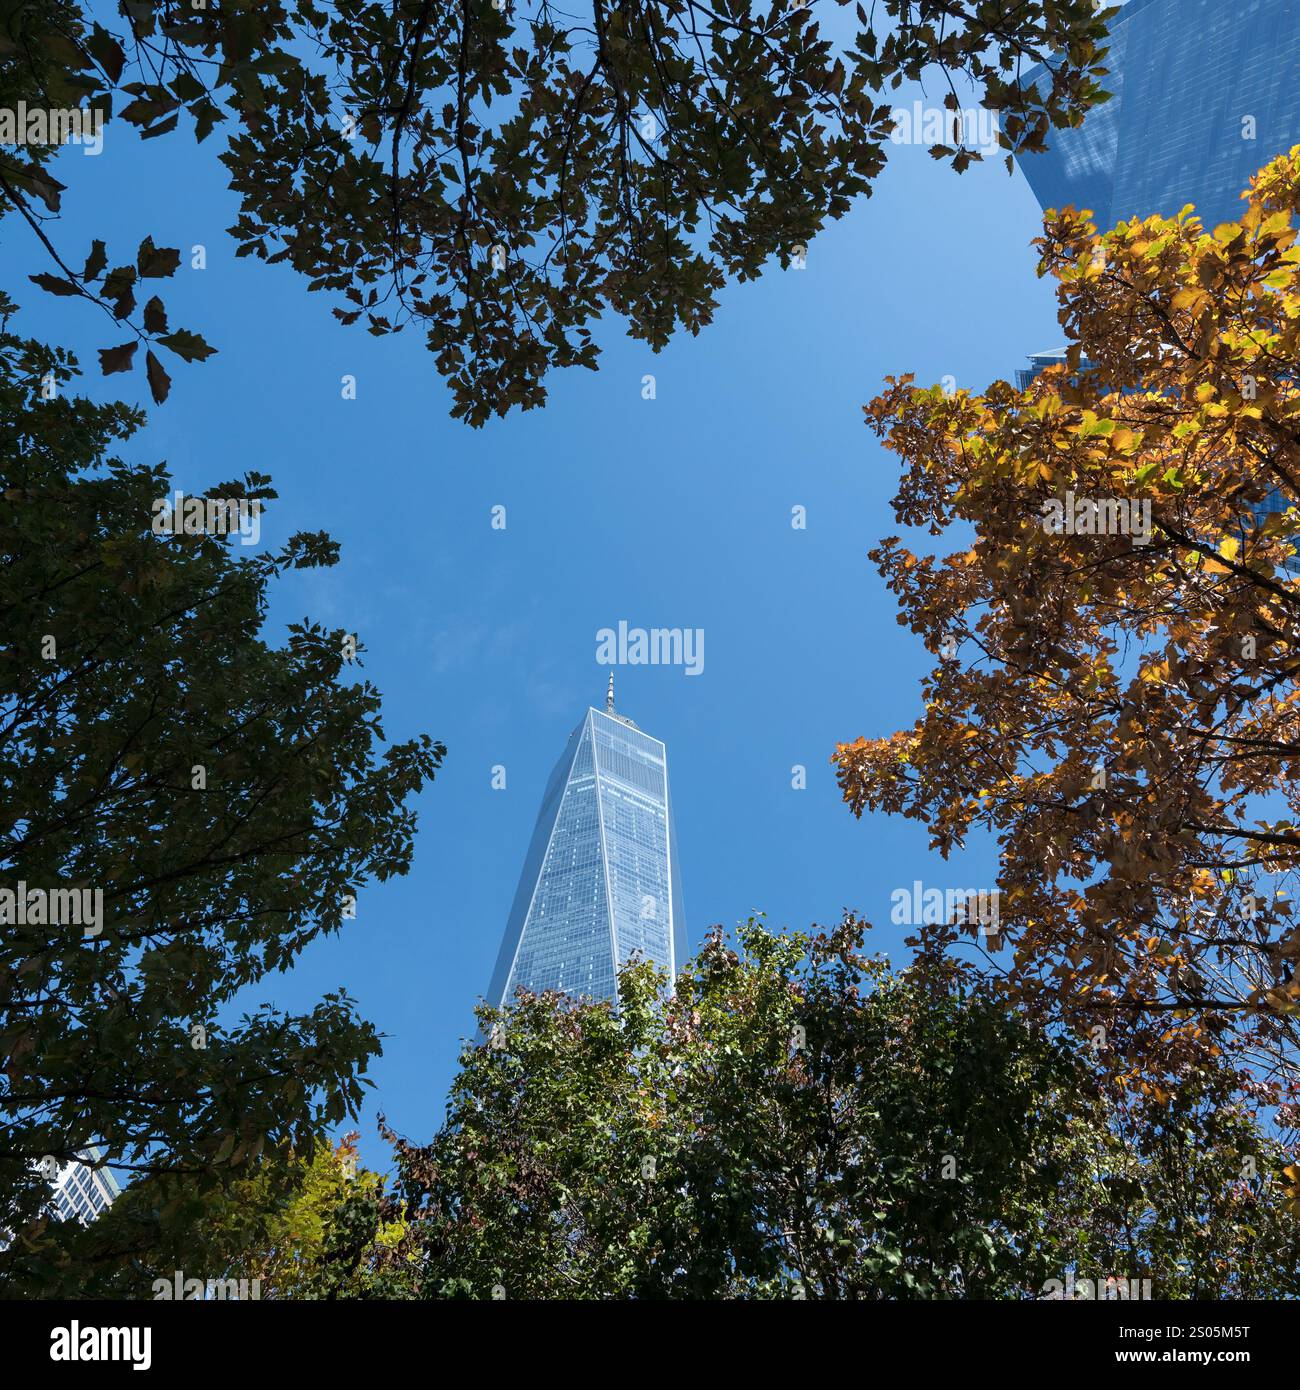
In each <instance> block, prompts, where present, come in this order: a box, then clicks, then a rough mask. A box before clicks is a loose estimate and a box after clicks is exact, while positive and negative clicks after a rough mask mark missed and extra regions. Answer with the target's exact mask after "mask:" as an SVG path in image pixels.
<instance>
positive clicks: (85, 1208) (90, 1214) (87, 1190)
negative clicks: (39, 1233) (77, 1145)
mask: <svg viewBox="0 0 1300 1390" xmlns="http://www.w3.org/2000/svg"><path fill="white" fill-rule="evenodd" d="M82 1157H83V1158H85V1159H87V1160H89V1161H88V1162H86V1163H78V1162H75V1161H74V1162H72V1163H65V1164H64V1166H63V1168H62V1170H61V1171H60V1173H59V1175H58V1177H57V1178H55V1180H54V1182H53V1184H52V1187H53V1189H54V1190H53V1193H52V1201H53V1204H54V1211H55V1214H56V1215H57V1216H58V1218H59V1220H60V1221H80V1222H81V1224H82V1225H83V1226H85V1225H87V1224H89V1223H90V1222H91V1221H93V1220H94V1219H95V1218H96V1217H97V1216H98V1215H99V1214H100V1213H101V1212H103V1211H106V1210H107V1209H108V1208H109V1207H110V1206H112V1205H113V1201H114V1199H115V1198H117V1197H118V1196H120V1195H121V1191H122V1189H121V1188H120V1187H119V1186H118V1183H117V1179H116V1178H115V1177H114V1176H113V1174H112V1171H111V1170H110V1169H109V1168H108V1167H106V1166H105V1167H100V1168H93V1167H91V1166H90V1165H91V1163H95V1162H98V1160H99V1159H100V1158H101V1157H102V1155H101V1153H100V1151H99V1150H98V1149H87V1150H86V1152H85V1153H84V1154H83V1155H82Z"/></svg>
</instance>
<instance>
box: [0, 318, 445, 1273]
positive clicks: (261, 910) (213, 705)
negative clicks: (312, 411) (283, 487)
mask: <svg viewBox="0 0 1300 1390" xmlns="http://www.w3.org/2000/svg"><path fill="white" fill-rule="evenodd" d="M12 309H13V306H12V305H11V304H9V303H8V302H7V301H3V302H0V471H2V473H3V481H2V483H0V491H2V492H3V503H2V504H0V627H2V629H3V632H4V635H5V645H4V648H3V649H2V650H0V721H3V723H2V725H0V915H2V916H4V918H5V925H4V930H3V932H0V1064H2V1066H3V1080H2V1081H0V1119H2V1121H3V1127H2V1128H0V1230H6V1231H9V1232H13V1233H15V1235H16V1238H15V1239H14V1240H13V1242H12V1243H11V1244H10V1246H9V1248H8V1249H7V1250H6V1251H5V1252H4V1254H3V1255H0V1284H3V1282H4V1281H6V1280H20V1279H27V1280H34V1281H35V1282H36V1283H37V1284H38V1285H39V1280H40V1277H41V1272H42V1270H43V1269H44V1268H45V1266H44V1265H43V1263H42V1261H43V1258H44V1257H43V1255H42V1248H43V1241H44V1240H45V1237H46V1235H47V1234H48V1232H47V1226H48V1222H47V1220H46V1218H45V1217H44V1216H43V1215H42V1208H43V1207H44V1205H45V1203H46V1200H47V1197H48V1183H47V1177H46V1174H45V1173H44V1172H42V1171H41V1165H44V1166H45V1167H46V1168H53V1167H54V1166H55V1165H56V1164H61V1163H63V1162H65V1161H69V1160H72V1159H74V1158H76V1157H77V1156H78V1155H81V1154H82V1153H83V1151H85V1150H86V1149H88V1148H89V1147H90V1146H92V1145H99V1146H101V1147H102V1149H103V1150H104V1152H105V1153H106V1154H107V1155H108V1156H109V1157H110V1158H111V1160H112V1162H113V1164H114V1166H115V1167H119V1168H122V1169H124V1170H126V1171H128V1172H134V1173H188V1174H193V1173H212V1172H216V1171H219V1170H222V1169H227V1168H233V1169H238V1168H239V1167H240V1165H241V1164H243V1163H245V1162H246V1161H248V1160H250V1159H252V1158H255V1157H256V1156H257V1155H258V1154H260V1153H262V1152H263V1151H264V1150H265V1149H266V1148H267V1147H268V1146H269V1147H276V1146H294V1147H296V1148H297V1149H298V1150H299V1151H300V1152H301V1151H305V1148H306V1146H307V1144H308V1143H309V1141H310V1140H311V1139H312V1137H313V1136H314V1135H315V1134H316V1133H317V1131H318V1130H319V1129H320V1128H321V1127H322V1126H327V1125H330V1124H333V1123H336V1122H337V1121H339V1120H341V1119H342V1118H343V1117H344V1116H345V1115H346V1114H348V1113H353V1112H355V1110H356V1107H357V1105H358V1103H359V1101H360V1099H361V1096H362V1086H363V1084H364V1081H363V1078H364V1072H365V1069H366V1066H367V1063H368V1060H369V1058H370V1057H371V1056H372V1055H374V1054H375V1053H376V1052H377V1051H378V1050H379V1043H378V1038H377V1036H376V1034H375V1031H374V1029H373V1027H372V1026H371V1025H370V1024H368V1023H365V1022H363V1021H362V1020H360V1019H359V1018H358V1017H357V1015H356V1012H355V1009H354V1006H353V1003H352V1001H351V999H349V997H348V996H347V994H346V993H345V992H344V991H342V990H339V991H337V992H334V993H330V994H328V995H326V997H325V998H324V999H323V1000H322V1001H321V1002H320V1003H319V1004H318V1005H316V1007H315V1008H314V1009H313V1010H312V1011H311V1012H310V1013H307V1014H304V1015H302V1016H298V1017H295V1016H291V1015H287V1014H285V1013H283V1012H282V1011H280V1010H277V1009H274V1008H272V1007H270V1006H263V1007H261V1008H258V1009H257V1010H255V1011H254V1012H252V1013H247V1014H245V1015H243V1017H242V1018H239V1019H235V1018H233V1017H228V1016H225V1015H223V1012H222V1011H223V1009H224V1008H225V1006H227V1005H228V1004H229V1003H230V1001H231V1000H232V999H233V998H234V997H235V996H236V994H237V993H238V992H239V991H240V990H241V989H243V988H244V987H246V986H247V985H249V984H251V983H254V982H256V981H257V980H260V979H262V978H263V977H264V976H265V975H266V974H267V973H268V972H273V971H276V970H279V969H282V968H284V967H286V966H288V965H290V964H291V963H292V962H293V961H294V959H295V958H296V957H297V955H298V953H299V952H300V951H301V950H302V949H303V947H304V946H306V945H307V943H308V942H310V941H312V940H313V939H314V938H315V937H317V936H318V935H319V934H321V933H322V932H333V931H337V930H338V929H339V927H340V926H341V923H342V922H343V921H344V920H345V919H346V918H347V917H349V916H355V915H356V913H355V902H356V895H357V894H358V893H359V892H360V889H361V886H362V884H363V883H365V882H366V881H368V880H369V879H372V878H377V879H381V880H382V879H385V878H388V877H389V876H390V875H393V874H402V873H405V872H406V870H407V868H408V866H409V864H410V859H411V851H412V839H413V834H414V829H415V816H414V813H413V811H412V810H411V809H410V808H409V806H408V805H407V804H406V803H407V800H408V798H409V797H411V796H412V795H414V794H415V793H416V792H418V791H419V789H420V788H421V787H422V786H423V785H424V784H425V783H426V782H427V781H428V780H429V779H431V778H432V777H433V775H434V773H435V771H436V769H437V768H438V766H439V765H440V763H441V760H442V758H443V755H444V753H445V749H444V748H443V746H442V745H441V744H435V743H433V742H432V741H431V740H430V739H429V738H428V736H427V735H421V736H419V737H417V738H414V739H411V740H409V741H407V742H403V743H396V744H391V745H388V746H386V747H385V746H383V741H384V733H383V728H382V725H381V722H380V697H379V693H378V692H377V691H376V690H375V689H374V687H373V686H371V685H370V684H369V683H368V682H360V681H357V680H356V679H355V677H354V676H353V674H352V671H351V667H352V665H353V664H354V663H353V660H352V658H353V657H354V655H355V654H356V653H359V652H361V651H363V650H364V649H363V648H362V647H361V646H360V644H358V643H357V642H356V639H355V637H354V636H353V635H352V634H347V633H344V632H332V631H328V630H326V629H324V628H322V627H320V626H319V625H317V624H314V623H311V622H301V623H296V624H294V625H292V626H291V627H290V629H289V635H288V640H287V642H286V643H285V644H284V645H283V646H282V647H274V646H271V645H269V644H268V643H267V642H266V641H264V640H263V639H262V637H261V636H259V630H260V629H261V627H262V624H263V620H264V618H265V613H266V601H267V591H268V587H269V585H270V583H271V582H272V580H274V579H275V578H276V577H277V576H279V575H281V574H283V573H284V572H285V571H287V570H289V569H291V568H303V567H313V566H320V565H331V564H333V563H334V562H335V561H336V559H337V553H338V552H337V547H336V545H335V544H334V543H333V542H332V541H331V540H330V539H329V538H328V536H326V535H324V534H323V533H322V534H315V535H311V534H306V533H301V534H298V535H296V536H294V537H293V538H292V539H291V540H290V541H289V543H288V544H287V545H286V546H284V547H283V548H281V549H278V550H274V549H272V550H267V551H263V552H261V553H258V554H255V555H252V556H251V557H247V556H246V557H243V558H236V557H235V555H234V554H232V551H231V548H230V545H229V540H230V537H229V535H228V534H222V533H220V532H214V531H213V530H211V529H206V530H205V529H198V530H195V531H193V532H192V533H191V532H190V531H189V530H182V531H180V532H178V533H176V534H172V533H171V532H170V531H168V532H167V534H165V535H159V534H155V530H156V529H157V523H158V521H159V520H160V518H161V517H162V516H164V515H165V514H166V513H165V510H164V511H160V508H164V509H165V505H166V501H167V499H168V498H169V495H170V492H171V489H170V484H169V482H168V479H167V476H166V472H165V470H164V469H163V468H162V467H161V466H158V467H146V466H141V465H137V464H131V463H127V462H124V461H123V460H122V459H120V458H118V457H116V456H115V455H114V454H113V452H112V451H113V450H114V449H115V448H116V447H117V446H118V445H119V444H121V443H122V442H124V441H126V440H127V439H129V437H130V436H131V434H132V433H133V432H134V430H135V429H136V428H137V427H138V426H139V425H140V423H141V421H142V417H141V416H140V414H139V413H138V412H136V411H134V410H130V409H128V408H127V407H125V406H123V405H120V404H108V405H95V404H92V403H91V402H89V401H87V400H84V399H81V398H78V397H74V396H67V395H65V394H64V389H65V388H66V387H67V385H68V384H69V382H70V381H71V380H72V379H73V376H74V373H75V370H76V364H75V362H74V361H73V359H71V358H70V357H69V356H68V355H67V354H66V353H63V352H61V351H56V350H51V349H47V348H44V347H42V346H40V345H39V344H36V343H32V342H25V341H23V340H21V339H19V338H17V337H15V336H14V335H13V334H12V333H10V332H9V331H8V318H9V315H10V314H11V312H12ZM269 481H270V480H269V479H267V478H266V477H264V476H262V475H258V474H248V475H246V477H245V478H244V479H243V480H241V481H235V482H230V483H223V484H221V485H219V486H218V487H215V488H213V489H212V490H211V492H210V493H209V494H208V495H207V497H206V498H204V499H200V501H201V503H202V505H203V507H204V508H206V507H207V504H208V502H209V501H212V502H214V503H221V504H223V507H224V506H225V504H231V505H233V506H234V507H236V508H239V507H240V506H242V507H244V508H245V511H244V513H243V514H244V515H245V516H247V515H250V514H252V513H251V512H250V511H249V509H250V508H254V507H255V508H260V507H261V506H263V505H265V504H266V502H267V501H269V500H270V499H272V498H274V496H275V494H274V492H273V491H272V490H271V488H270V486H269ZM222 514H224V515H225V516H226V517H227V519H229V516H230V515H231V514H230V513H229V512H228V511H226V512H221V513H218V515H222ZM208 515H211V514H208ZM181 516H182V509H180V508H178V509H177V510H176V511H175V513H173V518H176V517H181ZM184 519H185V525H186V526H187V527H188V525H189V520H190V519H191V514H190V512H189V510H188V507H187V508H186V509H185V518H184ZM163 529H164V530H166V527H164V528H163ZM47 1272H49V1273H50V1275H51V1277H54V1271H53V1270H49V1271H47Z"/></svg>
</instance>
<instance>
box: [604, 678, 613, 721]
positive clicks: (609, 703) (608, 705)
mask: <svg viewBox="0 0 1300 1390" xmlns="http://www.w3.org/2000/svg"><path fill="white" fill-rule="evenodd" d="M605 710H606V712H607V713H609V714H613V713H614V673H613V671H611V672H610V673H609V691H608V692H607V694H606V695H605Z"/></svg>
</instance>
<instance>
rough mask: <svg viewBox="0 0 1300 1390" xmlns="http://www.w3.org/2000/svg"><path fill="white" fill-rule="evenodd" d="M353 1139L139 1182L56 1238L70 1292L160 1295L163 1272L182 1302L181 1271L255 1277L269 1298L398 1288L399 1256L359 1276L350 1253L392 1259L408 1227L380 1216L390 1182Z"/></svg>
mask: <svg viewBox="0 0 1300 1390" xmlns="http://www.w3.org/2000/svg"><path fill="white" fill-rule="evenodd" d="M355 1138H356V1136H355V1135H348V1136H346V1137H345V1138H344V1140H343V1141H342V1142H341V1143H340V1144H339V1145H338V1146H337V1147H333V1146H331V1145H329V1144H327V1143H324V1142H319V1141H318V1142H316V1143H315V1144H313V1145H312V1146H311V1147H310V1148H309V1149H308V1150H307V1151H306V1153H305V1155H301V1156H300V1155H298V1154H295V1153H293V1152H285V1151H282V1150H275V1151H272V1152H268V1153H266V1154H264V1155H263V1156H262V1158H260V1159H259V1160H258V1161H257V1162H255V1163H253V1164H250V1165H247V1166H246V1167H245V1168H243V1169H241V1170H237V1171H231V1170H225V1171H222V1172H219V1173H213V1174H190V1173H156V1174H150V1175H148V1176H146V1177H143V1178H141V1179H140V1180H139V1181H137V1182H135V1183H132V1184H131V1185H130V1186H129V1187H128V1188H127V1189H126V1190H125V1192H124V1193H123V1194H122V1196H121V1197H119V1198H118V1200H117V1201H116V1202H115V1203H114V1204H113V1205H112V1206H111V1207H110V1208H109V1209H108V1211H107V1212H105V1213H104V1214H103V1215H102V1216H100V1217H99V1218H98V1219H97V1220H96V1221H94V1222H92V1223H91V1224H90V1225H89V1226H85V1227H82V1226H78V1225H75V1224H73V1223H69V1224H67V1225H64V1226H61V1227H60V1228H59V1229H58V1231H57V1232H56V1233H55V1234H56V1235H57V1236H58V1238H59V1241H60V1243H61V1245H62V1250H63V1264H64V1267H65V1270H66V1273H65V1285H66V1288H67V1290H68V1291H69V1292H75V1294H76V1295H77V1296H79V1297H83V1298H85V1297H96V1298H137V1299H139V1298H151V1297H156V1296H157V1295H158V1293H159V1292H161V1291H160V1290H156V1289H155V1284H156V1282H157V1281H158V1280H159V1279H161V1280H163V1281H165V1282H166V1283H167V1284H170V1285H172V1291H171V1293H170V1294H169V1295H164V1296H171V1297H174V1296H175V1292H174V1287H175V1286H174V1275H175V1273H176V1272H177V1271H179V1272H180V1274H181V1275H182V1288H183V1289H184V1288H185V1284H186V1283H187V1282H188V1281H191V1280H199V1281H201V1282H202V1283H203V1284H204V1285H206V1283H207V1281H208V1280H221V1281H227V1280H235V1281H239V1282H241V1283H244V1282H245V1281H246V1287H247V1290H248V1296H249V1297H256V1298H259V1299H284V1298H321V1297H340V1296H348V1297H384V1296H388V1295H390V1294H392V1293H394V1292H397V1291H400V1285H398V1284H397V1282H396V1280H395V1278H394V1275H395V1274H396V1273H397V1272H399V1270H400V1265H399V1264H398V1263H397V1262H396V1261H395V1260H394V1259H392V1258H389V1259H387V1260H386V1261H385V1262H384V1264H383V1265H382V1266H378V1265H377V1266H375V1267H374V1268H373V1269H371V1268H366V1269H362V1270H360V1271H358V1270H357V1269H356V1268H355V1262H354V1260H353V1258H352V1256H353V1249H352V1247H353V1246H354V1245H356V1244H362V1245H374V1247H375V1248H376V1249H378V1250H382V1251H384V1252H385V1253H386V1254H390V1253H391V1252H392V1251H393V1250H394V1249H395V1248H396V1246H397V1244H398V1243H399V1242H400V1240H401V1235H402V1227H401V1225H400V1223H384V1222H383V1221H382V1219H381V1216H380V1212H379V1204H380V1202H381V1200H382V1198H383V1195H384V1179H383V1178H382V1177H380V1176H379V1175H378V1174H376V1173H372V1172H369V1171H368V1170H366V1169H364V1168H358V1166H357V1162H356V1147H355ZM46 1292H47V1293H48V1292H49V1291H48V1290H46ZM185 1296H188V1297H193V1296H195V1295H194V1291H189V1292H187V1293H186V1295H185Z"/></svg>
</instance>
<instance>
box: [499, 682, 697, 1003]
mask: <svg viewBox="0 0 1300 1390" xmlns="http://www.w3.org/2000/svg"><path fill="white" fill-rule="evenodd" d="M634 954H636V955H637V956H639V958H640V959H642V960H650V961H653V962H654V963H655V964H656V965H659V966H661V967H662V968H663V969H664V970H666V971H667V972H668V975H669V978H670V979H671V978H672V977H673V976H675V975H676V973H677V970H678V968H679V967H680V966H681V964H682V958H683V956H684V954H685V923H684V921H683V917H682V897H681V884H680V878H679V874H678V867H677V843H676V836H675V833H674V830H673V817H672V808H671V805H670V802H669V798H668V762H667V752H666V750H665V748H664V745H663V743H662V742H660V740H659V739H657V738H652V737H651V736H650V735H649V734H646V733H643V732H642V731H641V730H640V729H638V728H637V726H636V725H635V724H634V723H633V722H632V721H631V720H630V719H628V718H627V717H626V716H625V715H621V714H617V713H615V710H614V678H613V676H611V677H610V681H609V695H608V697H607V699H606V702H605V708H604V709H603V710H598V709H595V708H592V709H589V710H588V711H587V713H586V714H585V715H584V716H583V718H582V722H581V723H580V724H579V725H578V727H577V728H576V729H574V731H573V733H572V734H571V735H570V736H569V742H568V746H567V747H566V748H565V750H564V754H563V756H562V757H561V758H560V761H559V762H558V763H557V764H556V765H555V770H554V772H553V773H552V774H551V780H550V782H549V783H548V784H547V787H546V792H545V795H544V796H543V797H542V806H541V810H540V812H539V813H538V816H537V825H536V828H535V829H534V831H533V838H532V843H531V844H530V845H529V849H528V854H527V857H526V858H525V860H524V867H523V872H522V874H521V875H520V879H519V888H518V891H517V892H516V894H515V901H514V906H513V908H512V910H511V913H510V919H509V922H508V924H507V926H506V932H505V937H504V939H503V941H502V943H501V952H500V955H499V956H498V958H497V967H496V971H495V973H494V974H493V977H492V985H491V989H490V991H489V994H488V1003H490V1004H491V1005H492V1006H493V1007H495V1008H499V1007H501V1005H502V1004H504V1003H506V1002H508V1001H509V1000H510V999H511V998H512V997H513V996H514V993H515V991H516V990H517V989H519V988H520V987H522V988H524V989H527V990H531V991H532V992H534V993H541V992H542V991H543V990H561V991H563V992H564V993H566V994H571V995H575V996H582V997H586V998H589V999H597V1000H610V1001H613V1002H615V1003H616V1002H617V983H616V982H617V975H618V971H619V970H620V969H621V968H622V966H623V965H625V964H626V963H627V961H628V960H629V959H630V958H631V957H632V956H633V955H634Z"/></svg>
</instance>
